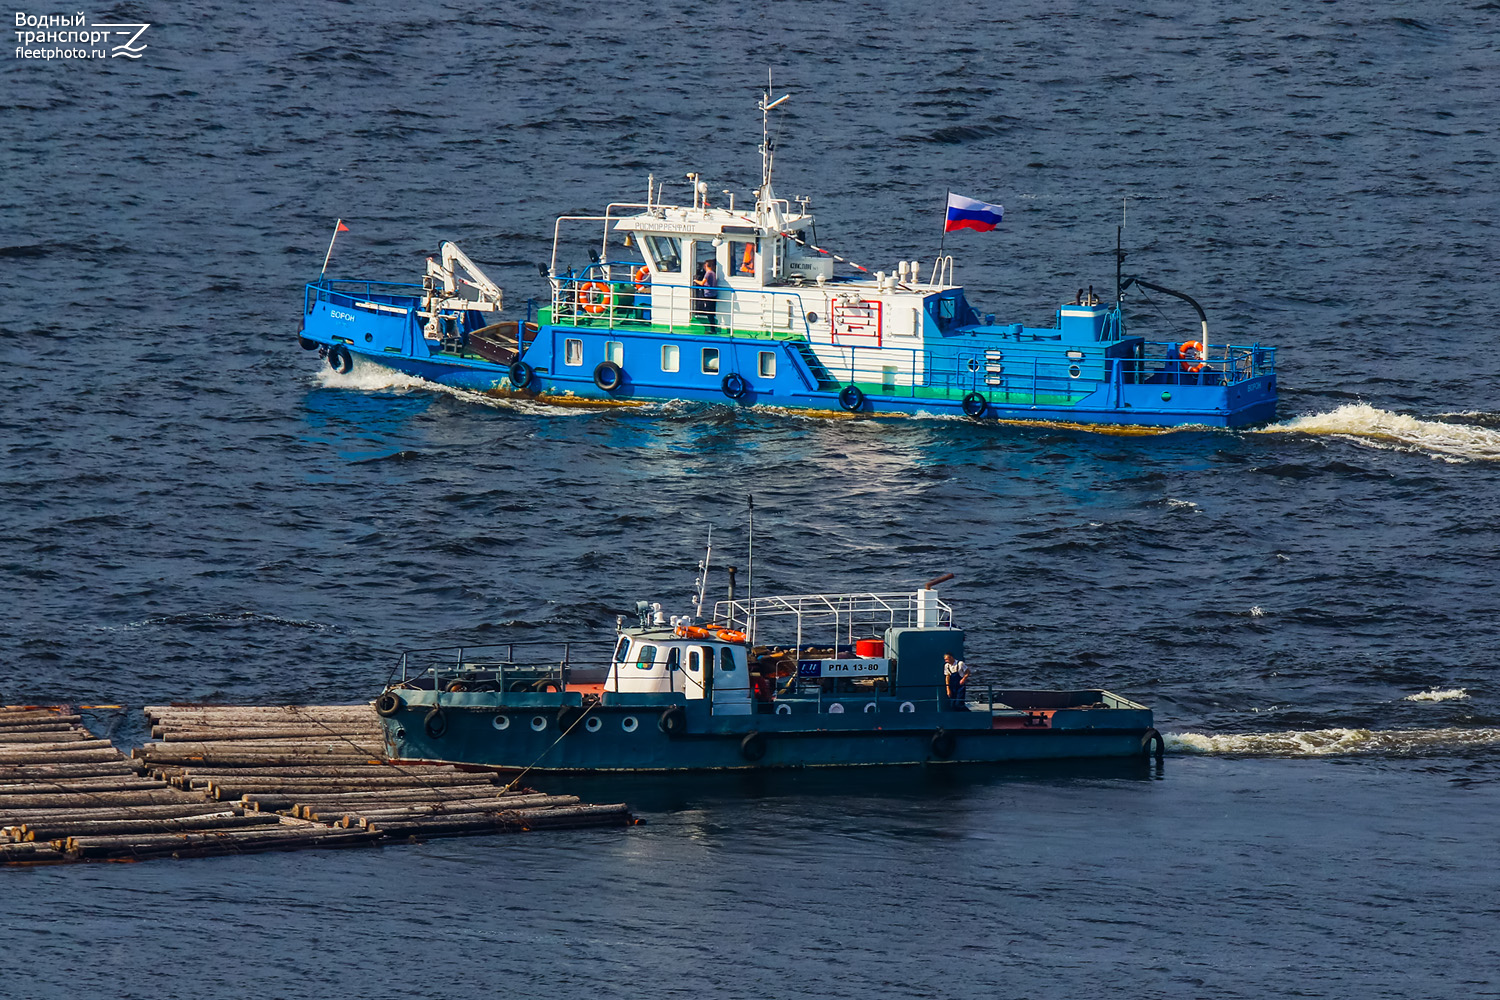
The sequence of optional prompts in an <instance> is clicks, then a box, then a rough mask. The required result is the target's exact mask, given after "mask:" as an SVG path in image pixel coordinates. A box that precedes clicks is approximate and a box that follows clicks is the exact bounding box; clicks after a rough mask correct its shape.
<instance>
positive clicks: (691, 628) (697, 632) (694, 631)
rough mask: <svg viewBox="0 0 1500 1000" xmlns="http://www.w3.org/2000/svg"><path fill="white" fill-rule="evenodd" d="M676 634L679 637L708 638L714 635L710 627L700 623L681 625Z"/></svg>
mask: <svg viewBox="0 0 1500 1000" xmlns="http://www.w3.org/2000/svg"><path fill="white" fill-rule="evenodd" d="M675 634H676V636H677V638H679V639H708V638H712V636H713V633H712V632H710V631H709V630H708V629H706V628H702V627H701V626H698V625H679V626H677V631H676V633H675Z"/></svg>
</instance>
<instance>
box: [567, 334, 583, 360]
mask: <svg viewBox="0 0 1500 1000" xmlns="http://www.w3.org/2000/svg"><path fill="white" fill-rule="evenodd" d="M563 364H565V365H574V366H577V365H581V364H583V341H581V340H574V339H572V338H571V337H570V338H568V339H567V340H564V341H563Z"/></svg>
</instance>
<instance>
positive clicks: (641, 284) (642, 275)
mask: <svg viewBox="0 0 1500 1000" xmlns="http://www.w3.org/2000/svg"><path fill="white" fill-rule="evenodd" d="M630 277H631V280H632V281H634V282H635V290H636V292H637V293H639V294H641V295H646V294H648V293H649V292H650V291H651V281H650V278H651V272H650V270H648V269H647V267H646V265H645V264H642V265H641V266H640V267H638V268H636V269H635V273H634V274H633V275H631V276H630Z"/></svg>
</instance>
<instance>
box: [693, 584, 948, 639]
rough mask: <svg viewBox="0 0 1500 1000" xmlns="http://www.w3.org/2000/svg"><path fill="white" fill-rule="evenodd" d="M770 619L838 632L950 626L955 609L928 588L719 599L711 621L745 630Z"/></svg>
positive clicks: (793, 625)
mask: <svg viewBox="0 0 1500 1000" xmlns="http://www.w3.org/2000/svg"><path fill="white" fill-rule="evenodd" d="M766 619H770V621H771V622H774V623H775V624H776V625H786V626H788V627H795V628H796V629H797V631H798V632H799V633H801V632H803V631H806V630H818V629H826V628H837V629H838V630H839V633H840V634H845V633H848V632H849V631H850V629H858V628H861V627H863V628H865V629H870V628H875V627H878V626H884V627H886V628H952V627H953V609H952V608H951V607H949V605H948V604H947V603H945V602H944V601H942V600H939V599H938V597H937V594H936V592H934V591H931V590H920V591H910V590H906V591H901V592H899V593H887V594H793V595H777V596H771V597H756V598H749V599H744V600H733V601H719V602H718V603H716V604H715V605H714V620H715V621H719V622H727V623H728V624H729V625H730V626H733V627H741V628H748V627H749V625H750V624H751V623H761V622H764V621H765V620H766Z"/></svg>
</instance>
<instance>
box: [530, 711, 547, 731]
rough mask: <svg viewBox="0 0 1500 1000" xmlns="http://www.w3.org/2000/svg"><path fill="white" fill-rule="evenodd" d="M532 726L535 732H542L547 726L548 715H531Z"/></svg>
mask: <svg viewBox="0 0 1500 1000" xmlns="http://www.w3.org/2000/svg"><path fill="white" fill-rule="evenodd" d="M531 728H532V731H534V732H538V733H539V732H541V731H542V730H543V729H546V728H547V717H546V716H545V715H533V716H532V717H531Z"/></svg>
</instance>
